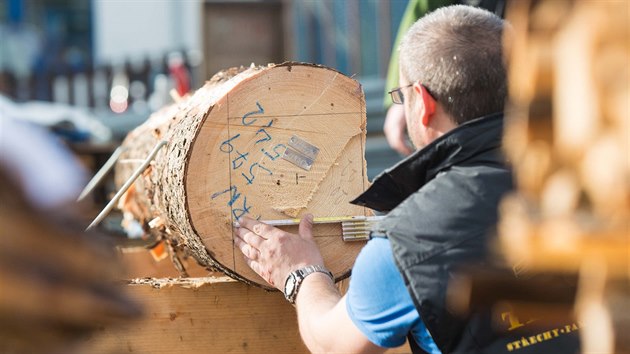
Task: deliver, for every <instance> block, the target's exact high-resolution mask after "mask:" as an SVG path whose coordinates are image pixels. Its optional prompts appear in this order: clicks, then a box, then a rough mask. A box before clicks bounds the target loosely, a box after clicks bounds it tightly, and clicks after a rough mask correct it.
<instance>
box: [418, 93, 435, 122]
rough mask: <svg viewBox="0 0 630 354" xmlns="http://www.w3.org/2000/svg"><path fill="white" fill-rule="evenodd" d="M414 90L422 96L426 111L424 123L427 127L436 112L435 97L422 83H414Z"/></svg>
mask: <svg viewBox="0 0 630 354" xmlns="http://www.w3.org/2000/svg"><path fill="white" fill-rule="evenodd" d="M413 89H414V91H415V92H416V93H417V94H418V95H419V96H420V99H421V100H422V104H423V106H424V111H423V112H422V124H423V125H424V126H425V127H426V126H428V125H429V121H430V119H431V116H433V114H434V113H435V99H434V98H433V97H432V96H431V95H430V94H429V91H427V89H426V88H425V87H424V86H423V85H422V84H420V83H418V84H415V85H413Z"/></svg>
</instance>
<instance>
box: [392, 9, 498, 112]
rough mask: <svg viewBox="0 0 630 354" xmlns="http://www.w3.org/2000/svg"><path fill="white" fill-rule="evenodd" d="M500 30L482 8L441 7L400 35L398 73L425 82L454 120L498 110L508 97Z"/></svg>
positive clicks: (410, 79) (410, 80)
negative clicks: (403, 34)
mask: <svg viewBox="0 0 630 354" xmlns="http://www.w3.org/2000/svg"><path fill="white" fill-rule="evenodd" d="M503 29H504V23H503V20H501V18H499V17H498V16H496V15H495V14H493V13H491V12H489V11H486V10H482V9H478V8H474V7H470V6H463V5H454V6H448V7H442V8H439V9H437V10H436V11H434V12H432V13H430V14H428V15H426V16H424V17H422V18H421V19H420V20H418V21H417V22H416V23H415V24H413V26H411V28H410V29H409V31H408V32H407V33H406V34H405V36H404V37H403V39H402V41H401V43H400V68H401V72H402V75H403V76H404V77H405V78H406V79H407V80H409V82H410V83H412V82H416V81H419V82H420V83H421V84H423V85H424V86H425V87H426V88H427V90H428V91H429V92H430V93H431V95H432V96H433V97H434V98H435V99H436V100H437V101H438V102H440V103H441V104H442V106H444V108H445V110H446V112H447V113H448V114H449V115H451V117H453V120H454V121H455V123H456V124H462V123H464V122H466V121H469V120H471V119H474V118H477V117H480V116H484V115H487V114H490V113H495V112H501V111H503V107H504V105H505V99H506V95H507V87H506V86H507V84H506V68H505V63H504V61H503V53H502V38H501V37H502V34H503Z"/></svg>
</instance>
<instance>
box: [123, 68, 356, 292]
mask: <svg viewBox="0 0 630 354" xmlns="http://www.w3.org/2000/svg"><path fill="white" fill-rule="evenodd" d="M365 119H366V118H365V97H364V94H363V91H362V89H361V85H360V84H359V83H358V82H356V81H355V80H353V79H351V78H348V77H346V76H344V75H343V74H341V73H339V72H336V71H334V70H331V69H328V68H325V67H321V66H315V65H311V64H303V63H284V64H280V65H270V66H267V67H250V68H241V69H231V70H228V71H226V72H221V73H219V74H217V75H215V77H213V79H211V80H210V81H209V82H208V83H207V84H206V85H205V86H203V87H202V88H201V89H199V90H198V91H197V92H196V93H194V94H193V95H192V96H190V97H185V98H183V99H182V101H180V102H179V103H178V104H177V105H173V106H170V107H168V108H165V109H163V110H162V111H159V112H158V113H156V114H154V115H153V116H152V117H151V118H150V119H149V120H148V121H147V122H146V123H145V124H143V125H142V126H140V127H138V128H137V129H136V130H134V131H133V132H131V133H130V134H129V136H128V137H127V139H126V140H125V142H124V143H123V146H124V147H126V148H127V151H126V152H125V154H124V155H123V156H121V159H120V161H119V162H118V165H117V167H116V174H117V177H116V180H117V185H118V186H120V185H122V184H123V182H124V181H125V180H126V179H127V178H128V176H130V175H131V172H132V171H133V169H134V168H136V167H137V166H138V165H139V164H140V163H141V160H142V159H143V158H145V157H146V156H147V154H148V151H150V150H151V149H152V148H153V147H154V146H155V144H156V143H157V142H158V141H160V140H166V141H167V142H168V145H167V146H166V147H165V148H164V149H162V151H161V152H160V153H159V154H158V155H157V157H156V159H155V160H154V162H153V164H152V166H151V167H150V168H148V169H147V170H146V171H145V173H144V175H143V176H142V177H141V178H139V179H138V181H137V182H136V183H135V184H134V186H133V187H132V188H131V189H130V190H129V191H128V192H127V195H126V196H125V198H123V200H122V202H121V205H120V206H121V208H122V209H123V211H124V212H125V213H127V214H130V215H132V216H133V218H134V220H136V221H137V222H139V223H140V225H141V226H142V227H143V228H144V229H145V230H146V231H147V232H152V231H158V232H159V233H160V234H161V236H162V237H164V238H166V239H168V240H169V242H172V243H176V244H177V245H178V246H180V247H183V248H184V249H185V250H186V251H187V252H188V253H189V254H190V255H192V256H193V257H195V259H197V261H198V262H199V263H200V264H201V265H203V266H205V267H209V268H216V269H219V270H221V271H223V272H225V273H226V274H228V275H230V276H232V277H234V278H236V279H239V280H242V281H245V282H247V283H250V284H256V285H259V286H265V284H266V283H265V282H264V280H263V279H262V278H260V277H258V275H256V274H255V273H254V272H252V271H251V270H250V269H249V267H248V266H247V265H246V264H245V262H244V261H243V258H242V256H241V255H240V251H238V249H236V248H235V247H234V244H233V238H234V235H233V228H232V225H233V223H234V222H235V221H236V220H237V219H238V218H239V217H242V216H249V217H252V218H261V219H263V220H270V219H287V218H294V217H300V216H302V215H304V214H305V213H306V212H310V213H312V214H314V215H315V216H316V217H328V216H349V215H367V213H368V212H367V210H366V209H365V208H362V207H357V206H353V205H350V204H349V203H348V202H349V201H350V200H351V199H352V198H354V197H356V196H357V195H358V194H359V193H361V192H362V191H363V190H365V188H366V187H367V183H368V182H367V177H366V164H365V159H364V146H365V132H366V120H365ZM300 142H306V143H307V145H305V144H304V143H300ZM311 145H312V146H314V147H316V148H317V149H312V148H309V146H311ZM296 152H298V154H297V155H295V153H296ZM292 157H293V158H292ZM156 218H160V219H159V220H160V222H155V223H154V224H158V225H163V226H162V227H161V228H160V227H157V228H153V230H151V227H150V226H149V222H150V221H152V220H155V219H156ZM156 229H157V230H156ZM285 229H286V230H287V231H289V232H297V227H295V226H293V227H285ZM314 236H315V239H316V241H317V243H318V244H319V246H320V249H321V251H322V254H323V256H324V260H325V262H326V265H327V266H328V267H329V268H330V269H331V271H332V272H333V274H334V275H335V276H336V277H337V278H343V277H345V276H346V275H347V273H348V272H349V269H350V267H351V266H352V264H353V263H354V259H355V257H356V255H357V253H358V251H359V250H360V248H361V246H362V243H361V242H359V243H356V242H355V243H345V242H344V241H342V239H341V225H339V224H336V225H335V224H333V225H316V226H315V228H314Z"/></svg>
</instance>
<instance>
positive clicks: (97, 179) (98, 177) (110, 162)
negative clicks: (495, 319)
mask: <svg viewBox="0 0 630 354" xmlns="http://www.w3.org/2000/svg"><path fill="white" fill-rule="evenodd" d="M125 150H127V148H126V147H122V146H119V147H117V148H116V150H114V152H113V153H112V156H110V157H109V159H107V161H106V162H105V164H104V165H103V167H101V169H100V170H98V172H96V174H95V175H94V177H92V179H91V180H90V182H89V183H88V184H87V186H85V188H83V191H81V194H80V195H79V198H77V202H80V201H82V200H83V199H84V198H85V197H86V196H87V195H88V194H90V192H92V191H93V190H94V188H96V186H98V185H99V184H100V183H101V181H102V180H103V178H104V177H105V176H107V174H108V173H109V171H111V169H112V167H114V164H115V163H116V161H117V160H118V158H119V157H120V155H121V154H122V153H123V152H124V151H125Z"/></svg>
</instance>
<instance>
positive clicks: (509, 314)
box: [501, 312, 524, 331]
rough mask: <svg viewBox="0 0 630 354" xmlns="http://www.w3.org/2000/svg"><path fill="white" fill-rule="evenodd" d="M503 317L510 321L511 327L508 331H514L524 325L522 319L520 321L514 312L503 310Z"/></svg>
mask: <svg viewBox="0 0 630 354" xmlns="http://www.w3.org/2000/svg"><path fill="white" fill-rule="evenodd" d="M501 319H502V320H503V321H505V320H507V321H508V322H509V323H510V327H509V328H508V331H512V330H514V329H516V328H519V327H523V326H524V324H523V323H521V321H519V320H518V318H517V317H516V316H514V314H512V312H502V313H501Z"/></svg>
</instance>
